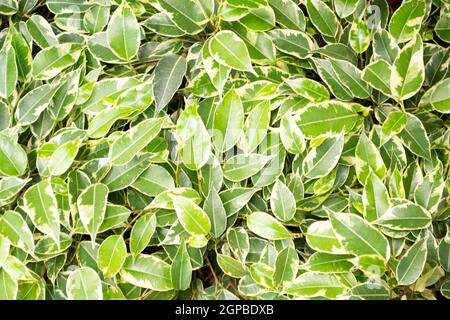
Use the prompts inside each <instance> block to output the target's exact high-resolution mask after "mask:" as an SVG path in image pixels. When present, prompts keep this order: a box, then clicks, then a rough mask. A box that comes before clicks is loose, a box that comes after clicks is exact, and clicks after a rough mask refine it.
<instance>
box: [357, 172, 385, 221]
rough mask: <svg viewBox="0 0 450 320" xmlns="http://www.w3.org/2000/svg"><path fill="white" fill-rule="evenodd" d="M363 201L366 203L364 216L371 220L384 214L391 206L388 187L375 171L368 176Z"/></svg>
mask: <svg viewBox="0 0 450 320" xmlns="http://www.w3.org/2000/svg"><path fill="white" fill-rule="evenodd" d="M362 202H363V205H364V218H365V219H366V220H367V221H369V222H372V221H375V220H377V219H378V218H381V217H382V216H384V215H385V214H386V213H387V211H388V210H389V207H390V206H391V201H390V199H389V194H388V191H387V189H386V187H385V186H384V184H383V182H382V181H381V180H380V178H378V177H377V176H376V175H375V174H373V173H370V174H369V176H368V177H367V180H366V184H365V185H364V191H363V195H362Z"/></svg>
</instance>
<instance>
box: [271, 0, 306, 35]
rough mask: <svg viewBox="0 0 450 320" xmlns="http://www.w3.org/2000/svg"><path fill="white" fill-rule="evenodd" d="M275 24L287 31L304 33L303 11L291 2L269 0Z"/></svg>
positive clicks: (288, 0) (286, 0)
mask: <svg viewBox="0 0 450 320" xmlns="http://www.w3.org/2000/svg"><path fill="white" fill-rule="evenodd" d="M268 2H269V4H270V6H271V7H272V9H273V11H274V13H275V18H276V22H277V23H279V24H281V25H283V26H284V27H286V28H287V29H293V30H299V31H305V26H306V22H305V15H304V14H303V11H302V10H301V9H300V8H299V7H298V6H297V4H296V3H295V2H294V1H292V0H269V1H268Z"/></svg>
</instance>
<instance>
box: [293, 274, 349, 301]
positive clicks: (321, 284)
mask: <svg viewBox="0 0 450 320" xmlns="http://www.w3.org/2000/svg"><path fill="white" fill-rule="evenodd" d="M346 289H347V288H346V287H345V286H344V284H343V283H342V282H341V281H340V280H339V278H338V277H337V276H336V275H334V274H326V273H323V274H321V273H314V272H305V273H302V274H301V275H300V276H298V277H297V278H296V279H295V280H294V281H293V282H292V283H290V284H289V285H288V286H287V288H286V291H287V293H289V294H292V295H294V296H298V297H317V296H325V297H327V298H331V299H333V298H336V297H337V296H339V295H341V294H343V293H344V292H345V291H346Z"/></svg>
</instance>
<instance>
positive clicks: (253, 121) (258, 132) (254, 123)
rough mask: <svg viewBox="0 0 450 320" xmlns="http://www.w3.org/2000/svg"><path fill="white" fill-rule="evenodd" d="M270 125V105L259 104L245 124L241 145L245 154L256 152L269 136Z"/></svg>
mask: <svg viewBox="0 0 450 320" xmlns="http://www.w3.org/2000/svg"><path fill="white" fill-rule="evenodd" d="M269 124H270V103H269V101H262V102H261V103H258V104H257V105H256V106H255V107H254V108H253V109H252V110H251V111H250V113H249V114H248V116H247V119H246V120H245V124H244V135H243V136H242V138H241V141H240V145H241V148H242V150H243V151H244V153H251V152H253V151H255V149H256V148H257V147H258V145H259V144H260V143H261V142H262V141H263V140H264V138H265V137H266V135H267V129H268V128H269Z"/></svg>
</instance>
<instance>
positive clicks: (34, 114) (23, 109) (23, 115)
mask: <svg viewBox="0 0 450 320" xmlns="http://www.w3.org/2000/svg"><path fill="white" fill-rule="evenodd" d="M57 89H58V87H57V86H55V85H53V84H44V85H42V86H39V87H37V88H35V89H33V90H31V91H29V92H28V93H27V94H26V95H24V96H23V97H22V98H21V99H20V100H19V103H18V104H17V109H16V113H15V118H16V120H17V122H18V123H19V124H20V125H21V126H26V125H29V124H32V123H33V122H35V121H36V120H37V119H38V118H39V116H40V115H41V113H42V112H43V111H44V110H45V109H47V107H48V106H49V104H50V103H51V102H52V97H53V95H54V94H55V92H56V90H57Z"/></svg>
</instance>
